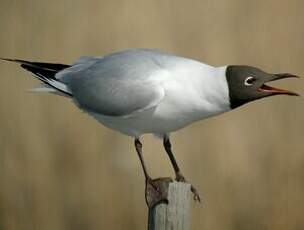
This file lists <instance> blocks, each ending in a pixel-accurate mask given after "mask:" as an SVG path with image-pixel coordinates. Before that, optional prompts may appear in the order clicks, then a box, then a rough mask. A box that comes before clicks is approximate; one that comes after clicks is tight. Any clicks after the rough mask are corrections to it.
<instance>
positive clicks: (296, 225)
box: [0, 0, 304, 230]
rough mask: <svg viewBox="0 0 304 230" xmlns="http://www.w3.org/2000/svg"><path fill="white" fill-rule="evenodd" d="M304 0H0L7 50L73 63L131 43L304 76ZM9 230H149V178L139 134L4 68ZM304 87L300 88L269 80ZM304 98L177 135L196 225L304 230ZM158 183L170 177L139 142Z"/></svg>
mask: <svg viewBox="0 0 304 230" xmlns="http://www.w3.org/2000/svg"><path fill="white" fill-rule="evenodd" d="M303 7H304V2H303V1H300V0H291V1H276V0H272V1H265V0H256V1H249V0H246V1H244V0H230V1H219V0H216V1H214V0H208V1H207V0H206V1H202V0H197V1H195V0H189V1H176V0H165V1H164V0H153V1H152V0H150V1H143V0H119V1H118V0H117V1H113V0H91V1H81V0H53V1H49V0H27V1H22V0H0V29H1V35H0V56H2V57H9V58H23V59H29V60H40V61H46V62H62V63H72V62H73V61H74V60H75V59H77V58H78V57H80V56H83V55H96V56H100V55H104V54H107V53H110V52H114V51H117V50H121V49H126V48H133V47H145V48H158V49H163V50H166V51H169V52H173V53H176V54H178V55H181V56H186V57H190V58H194V59H197V60H199V61H202V62H205V63H208V64H211V65H215V66H222V65H227V64H248V65H253V66H257V67H260V68H262V69H264V70H266V71H268V72H291V73H294V74H298V75H302V76H304V65H303V60H304V44H303V41H304V15H303ZM0 74H1V77H0V85H1V90H0V229H1V230H2V229H3V230H22V229H25V230H27V229H28V230H35V229H37V230H41V229H43V230H48V229H49V230H54V229H56V230H66V229H73V230H78V229H79V230H82V229H90V230H95V229H115V230H116V229H124V230H126V229H132V230H137V229H145V228H146V226H147V223H146V222H147V208H146V205H145V201H144V177H143V173H142V170H141V167H140V164H139V161H138V159H137V155H136V153H135V150H134V147H133V140H132V139H131V138H130V137H127V136H123V135H121V134H119V133H117V132H115V131H112V130H109V129H107V128H105V127H103V126H101V125H100V124H98V123H97V122H96V121H95V120H94V119H93V118H91V117H89V116H87V115H86V114H84V113H82V112H81V111H79V110H78V109H77V108H76V107H75V106H74V105H73V104H72V103H71V101H69V100H68V99H65V98H60V97H58V96H54V95H49V94H39V95H38V94H33V93H28V92H27V90H28V89H30V88H32V87H33V86H35V85H36V84H37V83H38V81H37V80H35V79H34V78H32V77H31V75H30V74H29V73H27V72H25V71H23V70H22V69H21V68H19V67H18V66H17V65H14V64H10V63H4V62H1V63H0ZM274 85H276V86H279V87H280V86H281V87H284V88H287V89H291V90H293V91H296V92H298V93H300V94H301V93H302V94H303V93H304V92H303V87H304V82H303V79H301V80H293V79H290V80H287V81H281V82H278V83H274ZM303 137H304V99H303V98H300V97H299V98H295V97H286V96H285V97H284V96H277V97H272V98H267V99H264V100H261V101H258V102H254V103H250V104H248V105H246V106H243V107H241V108H239V109H237V110H235V111H232V112H229V113H227V114H224V115H221V116H218V117H214V118H211V119H208V120H205V121H204V122H198V123H195V124H193V125H191V126H189V127H187V128H185V129H183V130H181V131H179V132H177V133H173V134H172V142H173V146H174V152H175V155H176V157H177V159H178V161H179V164H180V166H181V168H182V170H183V172H184V174H185V176H186V177H187V178H188V180H189V181H191V182H192V183H193V184H194V185H195V186H196V188H197V189H198V190H199V191H200V193H201V194H202V195H203V204H202V205H198V204H194V202H193V205H192V206H193V208H192V221H191V222H192V228H191V229H196V230H201V229H210V230H211V229H225V230H226V229H227V230H230V229H231V230H232V229H233V230H236V229H242V230H249V229H252V230H256V229H259V230H263V229H275V230H281V229H282V230H283V229H284V230H287V229H288V230H289V229H293V230H300V229H304V218H303V212H304V206H303V204H304V148H303V143H301V142H302V141H303ZM143 144H144V155H145V158H146V161H147V162H148V167H149V170H150V171H151V173H152V175H153V176H154V177H159V176H170V175H171V176H173V170H172V169H171V166H170V164H169V161H168V159H167V156H166V155H165V153H164V150H163V149H162V146H161V141H160V140H158V139H155V138H153V137H152V136H149V135H147V136H145V137H144V140H143Z"/></svg>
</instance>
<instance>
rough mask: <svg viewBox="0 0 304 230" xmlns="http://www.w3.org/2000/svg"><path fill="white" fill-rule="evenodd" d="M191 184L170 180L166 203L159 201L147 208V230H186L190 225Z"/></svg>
mask: <svg viewBox="0 0 304 230" xmlns="http://www.w3.org/2000/svg"><path fill="white" fill-rule="evenodd" d="M190 190H191V185H190V184H187V183H182V182H171V183H170V184H169V188H168V197H167V198H168V203H160V204H157V205H155V206H154V207H152V208H150V209H149V220H148V229H149V230H188V229H189V227H190V220H189V218H190V202H191V191H190Z"/></svg>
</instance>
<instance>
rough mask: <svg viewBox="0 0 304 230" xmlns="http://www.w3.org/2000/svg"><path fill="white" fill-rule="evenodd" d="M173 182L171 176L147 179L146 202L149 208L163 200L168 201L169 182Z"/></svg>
mask: <svg viewBox="0 0 304 230" xmlns="http://www.w3.org/2000/svg"><path fill="white" fill-rule="evenodd" d="M170 182H172V179H171V178H167V177H166V178H157V179H152V178H150V177H149V178H147V179H146V191H145V196H146V203H147V205H148V207H149V208H152V207H153V206H155V205H156V204H159V203H161V202H168V200H167V196H168V188H169V183H170Z"/></svg>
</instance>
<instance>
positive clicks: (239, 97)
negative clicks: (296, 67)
mask: <svg viewBox="0 0 304 230" xmlns="http://www.w3.org/2000/svg"><path fill="white" fill-rule="evenodd" d="M226 78H227V82H228V87H229V97H230V106H231V108H232V109H233V108H236V107H238V106H241V105H243V104H245V103H248V102H251V101H254V100H257V99H261V98H264V97H269V96H274V95H290V96H299V95H298V94H297V93H294V92H291V91H288V90H285V89H279V88H275V87H272V86H269V85H266V83H268V82H271V81H275V80H280V79H284V78H299V77H298V76H296V75H293V74H289V73H278V74H269V73H266V72H264V71H262V70H260V69H258V68H255V67H251V66H238V65H231V66H228V67H227V69H226Z"/></svg>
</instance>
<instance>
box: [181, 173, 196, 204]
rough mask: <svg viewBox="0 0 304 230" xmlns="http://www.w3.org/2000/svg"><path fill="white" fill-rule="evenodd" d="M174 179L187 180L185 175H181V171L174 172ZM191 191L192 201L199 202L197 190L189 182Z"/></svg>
mask: <svg viewBox="0 0 304 230" xmlns="http://www.w3.org/2000/svg"><path fill="white" fill-rule="evenodd" d="M175 180H176V181H178V182H187V181H186V179H185V177H184V176H183V174H182V173H180V172H178V173H176V178H175ZM191 192H192V193H193V199H194V201H197V202H199V203H200V202H201V197H200V195H199V193H198V191H197V190H196V188H195V187H194V186H193V185H192V184H191Z"/></svg>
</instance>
